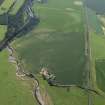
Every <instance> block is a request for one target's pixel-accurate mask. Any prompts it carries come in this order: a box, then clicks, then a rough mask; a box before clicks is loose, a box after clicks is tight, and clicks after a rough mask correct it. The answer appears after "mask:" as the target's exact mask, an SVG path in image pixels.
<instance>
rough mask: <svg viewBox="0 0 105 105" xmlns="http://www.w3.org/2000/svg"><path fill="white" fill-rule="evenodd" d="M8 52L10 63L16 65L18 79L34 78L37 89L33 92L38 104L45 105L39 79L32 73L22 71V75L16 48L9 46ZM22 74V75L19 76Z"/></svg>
mask: <svg viewBox="0 0 105 105" xmlns="http://www.w3.org/2000/svg"><path fill="white" fill-rule="evenodd" d="M7 50H8V52H9V62H11V63H13V64H16V76H18V77H24V76H26V77H29V78H33V79H34V80H35V89H34V92H33V95H34V97H35V98H36V100H37V102H38V103H39V105H45V102H44V101H43V99H42V95H41V92H40V86H39V81H38V79H37V78H36V77H35V76H34V75H33V74H31V73H26V72H25V71H24V70H22V72H21V73H20V66H21V64H20V62H18V58H16V57H15V56H14V48H13V47H11V46H10V45H8V47H7ZM19 73H20V74H19Z"/></svg>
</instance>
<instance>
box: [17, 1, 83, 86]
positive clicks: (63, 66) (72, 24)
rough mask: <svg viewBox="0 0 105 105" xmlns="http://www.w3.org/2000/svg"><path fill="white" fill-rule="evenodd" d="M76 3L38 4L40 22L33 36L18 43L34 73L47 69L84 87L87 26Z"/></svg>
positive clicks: (26, 37) (24, 58)
mask: <svg viewBox="0 0 105 105" xmlns="http://www.w3.org/2000/svg"><path fill="white" fill-rule="evenodd" d="M61 2H62V3H61ZM75 2H76V1H75V0H67V1H66V2H65V1H64V0H58V1H56V0H49V2H48V4H45V5H43V4H36V5H35V11H36V14H37V15H38V16H39V17H40V23H39V25H38V26H37V27H36V28H35V29H34V30H33V31H32V32H31V33H29V34H28V35H27V36H24V37H21V38H20V39H18V40H17V41H16V49H17V52H18V53H19V55H20V56H21V57H22V58H23V60H24V62H25V64H26V68H27V69H28V70H30V71H31V72H34V73H36V72H39V71H40V70H41V69H42V68H43V67H47V68H48V69H49V70H50V72H52V73H54V74H55V75H56V79H57V81H60V82H61V83H63V84H79V85H82V83H83V80H84V77H83V72H84V69H85V67H84V65H85V57H84V56H85V54H84V53H85V48H84V47H85V44H84V43H85V41H84V25H83V19H82V15H83V14H82V6H81V5H76V4H75ZM80 2H81V1H80ZM59 4H61V5H59Z"/></svg>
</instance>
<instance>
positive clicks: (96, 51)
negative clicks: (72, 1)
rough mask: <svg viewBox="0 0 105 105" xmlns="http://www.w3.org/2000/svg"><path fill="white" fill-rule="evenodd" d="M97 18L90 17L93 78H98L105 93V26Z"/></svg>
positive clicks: (98, 84)
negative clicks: (104, 28)
mask: <svg viewBox="0 0 105 105" xmlns="http://www.w3.org/2000/svg"><path fill="white" fill-rule="evenodd" d="M88 12H89V14H90V13H92V12H91V10H89V11H88ZM89 14H88V15H89ZM96 18H97V16H96V14H94V13H92V15H89V27H90V37H91V38H90V39H91V50H92V62H93V66H94V67H93V69H95V72H94V74H93V76H94V77H95V78H96V80H95V81H96V82H97V86H98V87H99V88H100V89H101V90H103V91H105V84H104V81H105V75H104V74H105V66H104V65H105V61H104V59H105V50H104V49H105V36H104V33H103V30H102V25H103V24H101V21H100V20H99V18H97V21H96ZM93 20H94V21H93ZM93 27H94V28H93ZM95 27H96V28H95ZM95 74H96V76H95Z"/></svg>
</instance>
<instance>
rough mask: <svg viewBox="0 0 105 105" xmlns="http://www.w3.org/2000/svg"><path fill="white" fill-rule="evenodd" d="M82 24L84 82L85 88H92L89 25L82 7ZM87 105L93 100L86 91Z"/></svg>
mask: <svg viewBox="0 0 105 105" xmlns="http://www.w3.org/2000/svg"><path fill="white" fill-rule="evenodd" d="M83 9H84V18H85V19H84V23H85V56H86V62H87V63H86V73H87V77H86V82H87V87H88V88H92V77H91V76H92V75H91V59H92V55H91V47H90V32H89V24H88V22H89V21H88V15H87V9H86V7H85V6H84V8H83ZM88 105H93V99H92V94H91V92H89V91H88Z"/></svg>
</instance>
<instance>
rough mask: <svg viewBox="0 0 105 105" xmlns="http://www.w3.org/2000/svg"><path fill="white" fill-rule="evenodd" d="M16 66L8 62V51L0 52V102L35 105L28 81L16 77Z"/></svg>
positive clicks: (6, 104)
mask: <svg viewBox="0 0 105 105" xmlns="http://www.w3.org/2000/svg"><path fill="white" fill-rule="evenodd" d="M15 72H16V68H15V67H14V66H13V65H11V64H10V63H8V53H7V51H3V52H1V53H0V104H2V105H37V104H36V103H35V100H34V98H33V96H32V87H31V86H30V84H29V83H28V81H21V80H20V79H19V78H16V75H15Z"/></svg>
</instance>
